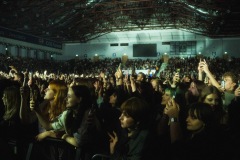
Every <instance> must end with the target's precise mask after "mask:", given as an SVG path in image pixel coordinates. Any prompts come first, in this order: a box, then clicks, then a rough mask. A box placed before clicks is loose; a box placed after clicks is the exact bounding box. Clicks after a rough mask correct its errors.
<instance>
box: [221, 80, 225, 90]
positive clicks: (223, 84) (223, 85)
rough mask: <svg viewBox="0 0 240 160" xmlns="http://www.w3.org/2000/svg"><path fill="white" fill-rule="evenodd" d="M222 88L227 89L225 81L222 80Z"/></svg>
mask: <svg viewBox="0 0 240 160" xmlns="http://www.w3.org/2000/svg"><path fill="white" fill-rule="evenodd" d="M221 88H223V89H225V81H221Z"/></svg>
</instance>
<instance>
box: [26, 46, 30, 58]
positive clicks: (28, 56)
mask: <svg viewBox="0 0 240 160" xmlns="http://www.w3.org/2000/svg"><path fill="white" fill-rule="evenodd" d="M26 52H27V58H30V50H29V49H28V48H26Z"/></svg>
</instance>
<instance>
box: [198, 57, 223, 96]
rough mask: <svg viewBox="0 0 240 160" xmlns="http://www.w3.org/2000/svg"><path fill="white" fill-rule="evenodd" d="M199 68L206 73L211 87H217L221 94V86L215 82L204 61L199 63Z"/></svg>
mask: <svg viewBox="0 0 240 160" xmlns="http://www.w3.org/2000/svg"><path fill="white" fill-rule="evenodd" d="M199 66H200V68H201V69H203V71H204V72H205V73H206V75H207V76H208V78H209V80H210V81H211V83H212V85H213V86H215V87H217V88H218V89H219V90H220V91H222V92H223V90H222V89H221V85H220V84H219V83H218V82H217V80H216V79H215V78H214V76H213V74H212V73H211V72H210V70H209V68H208V64H207V62H206V60H205V59H204V60H203V61H201V62H200V63H199Z"/></svg>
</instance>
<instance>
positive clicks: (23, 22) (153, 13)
mask: <svg viewBox="0 0 240 160" xmlns="http://www.w3.org/2000/svg"><path fill="white" fill-rule="evenodd" d="M0 9H1V14H0V26H2V27H5V28H9V29H13V30H17V31H20V32H23V33H27V34H31V35H35V36H39V37H43V38H47V39H51V40H55V41H58V42H87V41H90V40H93V39H95V38H97V37H100V36H102V35H105V34H108V33H111V32H124V31H141V30H165V29H179V30H185V31H189V32H192V33H196V34H201V35H204V36H208V37H212V38H219V37H238V36H240V5H239V2H238V0H41V1H40V0H21V1H19V0H2V1H1V2H0Z"/></svg>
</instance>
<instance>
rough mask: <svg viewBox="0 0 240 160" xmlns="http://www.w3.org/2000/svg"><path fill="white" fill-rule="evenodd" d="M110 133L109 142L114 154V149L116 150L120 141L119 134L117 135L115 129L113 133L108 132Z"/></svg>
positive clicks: (111, 151)
mask: <svg viewBox="0 0 240 160" xmlns="http://www.w3.org/2000/svg"><path fill="white" fill-rule="evenodd" d="M108 135H109V137H110V140H109V142H110V153H111V154H113V153H114V151H115V146H116V144H117V142H118V136H117V134H116V132H114V131H113V134H110V133H108Z"/></svg>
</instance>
